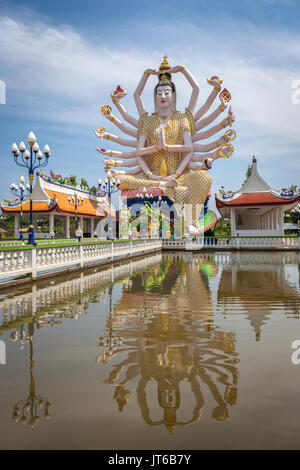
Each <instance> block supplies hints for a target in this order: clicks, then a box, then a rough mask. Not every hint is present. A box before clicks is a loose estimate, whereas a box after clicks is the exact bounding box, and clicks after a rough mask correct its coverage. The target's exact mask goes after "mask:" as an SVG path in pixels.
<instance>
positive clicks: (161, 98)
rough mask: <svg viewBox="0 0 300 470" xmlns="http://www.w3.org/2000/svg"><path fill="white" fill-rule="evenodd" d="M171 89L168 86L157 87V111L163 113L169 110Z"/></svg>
mask: <svg viewBox="0 0 300 470" xmlns="http://www.w3.org/2000/svg"><path fill="white" fill-rule="evenodd" d="M172 94H173V92H172V88H171V87H170V86H169V85H165V86H159V87H157V90H156V105H157V109H158V111H164V110H168V109H170V108H171V105H172Z"/></svg>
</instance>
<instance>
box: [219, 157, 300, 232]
mask: <svg viewBox="0 0 300 470" xmlns="http://www.w3.org/2000/svg"><path fill="white" fill-rule="evenodd" d="M215 198H216V206H217V208H218V210H219V212H220V214H221V216H222V217H224V218H227V219H230V222H231V236H282V235H284V213H285V212H286V211H287V210H290V209H292V208H294V207H296V206H297V204H298V203H299V201H300V191H299V190H298V191H297V190H296V188H289V189H288V190H286V189H282V190H275V189H272V188H271V187H270V186H269V185H268V184H267V183H266V182H265V181H264V180H263V178H262V177H261V176H260V174H259V173H258V170H257V159H256V157H253V160H252V168H251V174H250V175H249V176H248V178H247V180H246V181H245V183H244V184H243V185H242V187H241V188H240V189H239V190H238V191H236V192H232V191H230V192H225V191H220V194H216V195H215Z"/></svg>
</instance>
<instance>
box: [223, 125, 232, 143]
mask: <svg viewBox="0 0 300 470" xmlns="http://www.w3.org/2000/svg"><path fill="white" fill-rule="evenodd" d="M227 132H228V133H227V134H226V135H224V136H223V137H222V139H221V141H222V143H224V144H226V143H227V142H230V141H231V140H233V139H232V138H233V137H234V132H233V130H231V129H228V131H227Z"/></svg>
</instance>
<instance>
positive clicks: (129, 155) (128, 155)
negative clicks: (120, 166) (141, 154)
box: [96, 148, 136, 159]
mask: <svg viewBox="0 0 300 470" xmlns="http://www.w3.org/2000/svg"><path fill="white" fill-rule="evenodd" d="M96 150H97V152H99V153H101V154H102V155H106V156H107V157H120V158H126V159H130V158H136V152H135V151H134V152H128V153H125V152H118V151H117V150H107V149H104V148H102V149H98V148H97V149H96Z"/></svg>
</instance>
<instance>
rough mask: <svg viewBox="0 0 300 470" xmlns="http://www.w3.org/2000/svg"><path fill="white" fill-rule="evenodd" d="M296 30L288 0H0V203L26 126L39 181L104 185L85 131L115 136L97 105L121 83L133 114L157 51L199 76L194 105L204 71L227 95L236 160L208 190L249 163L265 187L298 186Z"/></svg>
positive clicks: (222, 166)
mask: <svg viewBox="0 0 300 470" xmlns="http://www.w3.org/2000/svg"><path fill="white" fill-rule="evenodd" d="M299 21H300V2H299V1H298V0H264V1H263V0H260V1H259V0H257V1H256V0H249V1H247V0H244V1H235V0H234V1H230V0H228V1H227V2H224V1H218V0H215V1H214V2H211V1H206V0H197V1H196V0H192V1H185V2H182V1H180V2H179V1H177V0H173V1H169V0H164V1H163V2H157V1H154V2H142V1H128V2H126V3H125V2H120V1H118V0H114V1H113V2H103V1H99V0H98V1H94V0H92V1H89V0H87V1H85V2H75V1H73V2H68V1H63V0H61V1H56V0H52V1H49V0H45V1H41V0H35V1H28V2H23V1H13V2H9V1H1V0H0V80H4V81H5V83H6V87H7V97H6V104H5V105H0V159H1V160H0V161H1V170H2V171H1V172H0V188H1V189H0V198H1V199H2V198H3V197H6V196H8V194H9V190H8V187H9V184H10V183H11V182H12V181H16V180H17V179H18V177H19V176H20V175H21V174H22V170H21V169H20V168H18V167H17V166H16V165H15V164H14V162H13V159H12V157H11V154H10V147H11V144H12V142H14V141H16V142H17V143H19V142H20V141H21V140H25V139H26V136H27V134H28V132H29V131H30V130H31V129H32V130H34V132H35V134H36V135H37V138H38V142H39V144H40V146H44V144H45V143H48V144H49V145H50V147H51V150H52V156H51V158H50V162H49V166H48V168H47V169H46V172H49V171H50V168H52V170H53V171H54V172H55V173H61V174H62V175H65V176H68V175H70V174H74V173H75V174H77V176H84V177H86V179H87V180H88V182H89V183H90V185H92V184H96V183H97V180H98V178H99V177H101V178H103V175H104V173H103V164H102V160H101V157H100V156H99V154H98V153H97V152H96V150H95V148H96V146H97V145H98V142H97V139H96V137H95V136H94V135H93V130H94V129H95V128H97V127H99V126H105V127H106V129H107V130H109V131H111V132H113V133H115V134H118V135H120V132H117V131H116V128H115V127H113V126H112V125H110V124H109V123H108V122H107V121H106V120H104V118H102V116H101V115H100V113H99V107H100V106H101V105H102V104H105V103H109V104H110V97H109V95H110V93H111V92H112V91H113V90H114V89H115V87H116V85H117V84H121V85H122V86H123V88H125V89H126V90H127V91H128V96H127V97H126V98H125V100H124V102H123V103H124V105H125V106H126V108H127V109H128V111H129V112H130V113H132V114H134V115H136V110H135V108H134V102H133V96H132V93H133V92H134V89H135V87H136V85H137V83H138V81H139V79H140V77H141V75H142V73H143V71H144V70H145V69H146V68H149V67H158V66H159V64H160V62H161V59H162V56H163V54H164V53H168V56H169V61H170V62H171V64H172V65H177V64H184V65H186V66H187V67H188V68H189V69H190V70H191V72H192V73H193V74H194V75H195V77H196V78H197V79H198V82H199V84H200V87H201V93H200V99H199V105H200V104H201V103H202V102H203V101H204V100H205V99H206V97H207V95H208V93H209V91H210V88H209V87H208V85H207V84H206V78H207V77H209V76H212V75H214V74H217V75H219V76H222V77H223V78H224V85H225V86H226V87H227V88H228V89H229V90H230V91H231V93H232V96H233V98H232V106H233V109H234V112H235V113H236V115H237V122H236V124H235V126H234V128H235V129H236V131H237V133H238V138H237V140H236V141H235V154H234V155H233V156H232V157H231V158H230V159H229V160H227V159H226V160H222V161H221V160H219V161H218V162H216V164H215V165H214V168H213V170H212V175H213V187H212V191H213V192H215V191H217V190H218V188H219V187H220V186H221V185H223V186H225V188H228V189H233V190H236V189H238V188H239V187H240V184H241V182H242V181H243V180H244V175H245V172H246V169H247V166H248V164H249V163H250V161H251V157H252V155H254V154H255V155H256V156H257V158H258V165H259V170H260V172H261V174H262V175H263V177H264V178H265V179H266V180H267V181H268V183H269V184H270V185H271V186H273V187H275V188H281V187H283V186H287V185H290V184H292V183H294V184H299V185H300V181H299V170H300V158H299V157H300V151H299V149H300V104H299V105H295V104H293V103H292V99H291V97H292V91H293V90H292V83H293V81H295V80H300V33H299ZM174 81H176V84H177V90H178V95H179V96H178V108H179V109H181V110H183V109H184V108H185V106H186V105H187V103H188V100H189V94H190V89H189V86H188V85H187V83H186V82H185V80H184V79H183V78H182V77H179V76H176V79H175V77H174ZM154 85H155V79H154V78H151V79H150V80H149V84H148V85H147V88H146V90H145V93H144V95H143V98H144V102H145V105H146V108H147V110H149V112H152V111H153V86H154ZM116 114H117V112H116ZM106 147H108V145H107V144H106ZM110 147H111V148H114V146H113V145H111V146H110ZM115 148H116V147H115Z"/></svg>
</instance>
